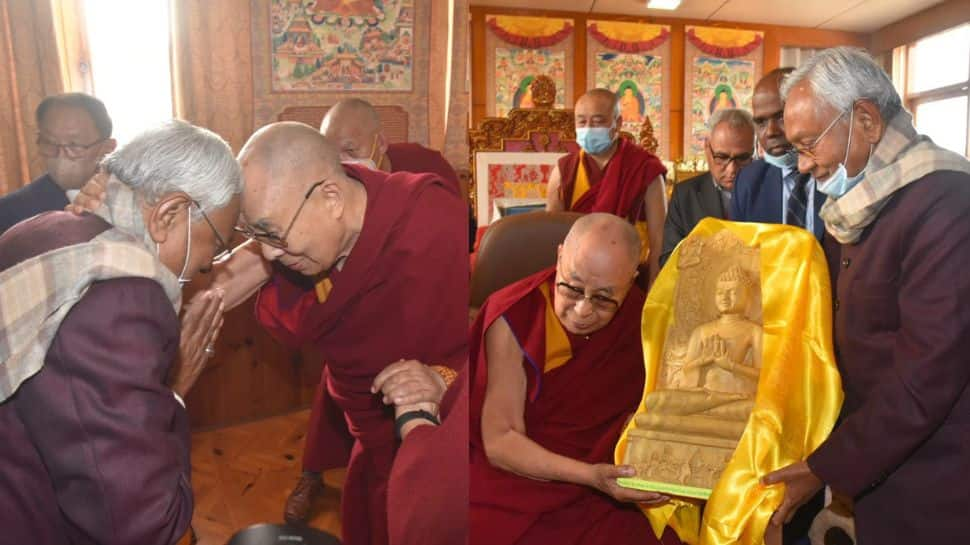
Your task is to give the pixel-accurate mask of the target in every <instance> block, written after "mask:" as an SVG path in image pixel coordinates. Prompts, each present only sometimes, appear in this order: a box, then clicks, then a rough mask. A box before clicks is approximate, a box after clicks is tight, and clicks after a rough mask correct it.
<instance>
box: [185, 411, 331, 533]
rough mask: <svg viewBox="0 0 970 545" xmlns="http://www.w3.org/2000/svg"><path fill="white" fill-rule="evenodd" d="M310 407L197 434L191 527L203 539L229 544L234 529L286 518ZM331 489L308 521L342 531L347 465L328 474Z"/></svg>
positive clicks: (329, 529) (193, 468)
mask: <svg viewBox="0 0 970 545" xmlns="http://www.w3.org/2000/svg"><path fill="white" fill-rule="evenodd" d="M309 416H310V413H309V411H300V412H298V413H294V414H290V415H286V416H279V417H275V418H268V419H265V420H260V421H257V422H252V423H249V424H242V425H238V426H232V427H228V428H223V429H218V430H213V431H207V432H199V433H195V434H193V436H192V487H193V489H194V491H195V515H194V517H193V520H192V527H193V528H194V529H195V533H196V536H197V537H198V539H199V541H198V545H225V543H226V542H227V541H229V538H230V537H231V536H232V534H233V533H235V532H237V531H238V530H241V529H243V528H246V527H248V526H251V525H253V524H257V523H261V522H273V523H280V522H282V521H283V505H284V503H285V502H286V498H287V496H289V494H290V492H291V491H292V490H293V487H294V485H295V484H296V482H297V479H298V477H299V474H300V457H301V455H302V453H303V443H304V438H305V436H306V425H307V421H308V420H309ZM324 482H325V483H326V484H327V489H326V492H325V494H324V495H323V497H322V498H320V499H319V500H318V501H317V503H316V504H315V505H314V513H313V516H312V518H311V520H310V522H309V524H310V525H311V526H313V527H316V528H320V529H321V530H325V531H327V532H330V533H332V534H334V535H337V536H339V535H340V491H339V487H342V486H343V483H344V470H342V469H339V470H334V471H331V472H327V473H326V474H325V475H324Z"/></svg>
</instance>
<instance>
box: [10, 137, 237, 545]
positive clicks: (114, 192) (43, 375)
mask: <svg viewBox="0 0 970 545" xmlns="http://www.w3.org/2000/svg"><path fill="white" fill-rule="evenodd" d="M105 168H106V170H107V172H108V173H109V175H110V178H109V181H108V195H109V199H110V202H111V203H112V209H111V211H110V212H105V213H104V214H103V215H104V217H102V216H101V215H92V214H83V215H75V214H72V213H70V212H49V213H46V214H41V215H39V216H35V217H33V218H31V219H29V220H26V221H24V222H21V223H19V224H18V225H16V226H14V227H13V228H11V229H10V230H8V231H7V232H6V233H4V235H3V236H2V237H0V317H2V318H0V322H2V327H0V459H3V461H4V463H3V464H0V526H2V527H3V535H4V538H3V542H4V543H34V544H42V545H47V544H50V545H54V544H58V545H60V544H63V543H99V544H101V545H108V544H111V545H127V544H132V543H138V544H145V545H148V544H158V545H170V544H172V543H175V542H176V541H177V540H178V539H179V538H180V537H182V535H183V534H184V533H185V532H186V529H187V528H188V526H189V522H190V521H191V519H192V489H191V485H190V484H189V474H190V465H189V423H188V417H187V415H186V413H185V409H184V408H183V406H182V404H181V400H180V398H179V397H178V396H176V395H173V390H172V389H170V388H169V387H168V386H167V382H168V378H169V374H170V371H171V367H172V364H173V361H174V360H175V358H176V356H177V352H178V348H179V320H178V309H179V306H180V303H181V287H182V285H183V284H185V283H187V282H188V281H189V280H191V279H192V277H193V275H195V274H196V273H198V272H199V271H202V270H205V269H207V268H208V267H210V265H211V263H212V262H213V259H214V258H215V256H217V254H219V253H221V252H224V251H225V250H226V249H227V248H226V245H225V241H226V240H228V238H229V235H230V234H231V232H232V227H233V225H234V224H235V223H236V220H237V219H238V216H239V199H240V197H239V194H240V193H241V191H242V175H241V171H240V168H239V165H238V163H237V162H236V160H235V158H234V157H233V155H232V151H231V150H230V149H229V146H228V145H227V144H226V143H225V141H223V140H222V139H221V138H219V137H218V136H217V135H215V134H213V133H211V132H209V131H207V130H205V129H201V128H198V127H194V126H192V125H189V124H188V123H184V122H180V121H172V122H169V123H167V124H165V125H163V126H161V127H159V128H156V129H153V130H149V131H147V132H145V133H143V134H141V135H139V136H138V137H136V138H135V139H134V140H132V141H131V142H130V143H129V144H128V145H126V146H124V147H123V148H121V149H120V150H118V151H117V152H115V153H114V154H113V155H111V156H109V157H108V158H107V159H106V161H105ZM183 363H184V362H183ZM194 376H196V375H193V374H192V373H189V377H190V379H189V380H188V381H176V384H177V386H176V390H177V392H175V393H177V394H180V395H184V394H185V393H186V392H187V391H188V389H189V388H191V386H192V378H191V377H194Z"/></svg>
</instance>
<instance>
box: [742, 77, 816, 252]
mask: <svg viewBox="0 0 970 545" xmlns="http://www.w3.org/2000/svg"><path fill="white" fill-rule="evenodd" d="M792 70H794V68H777V69H775V70H772V71H771V72H768V74H766V75H765V76H764V77H763V78H761V81H759V82H758V85H757V86H755V90H754V97H753V98H752V99H751V109H752V113H753V114H754V123H755V127H756V129H757V133H758V140H759V141H760V142H761V146H762V148H763V149H764V152H765V155H764V158H763V159H759V160H756V161H754V162H752V163H751V164H750V165H748V166H747V167H745V168H744V169H743V170H742V171H741V172H740V173H739V174H738V177H737V180H736V181H735V183H734V195H733V197H732V199H731V219H732V220H735V221H750V222H757V223H784V224H788V225H794V226H796V227H803V228H805V229H807V230H809V231H811V232H812V233H814V234H815V238H817V239H819V240H822V233H824V232H825V226H824V224H823V223H822V220H821V219H819V217H818V212H819V210H820V209H821V208H822V203H824V202H825V194H824V193H821V192H819V191H818V189H817V188H816V187H815V180H813V179H812V176H811V173H807V172H806V173H802V172H799V171H798V153H797V152H796V151H795V149H794V148H793V147H792V145H791V143H790V142H789V141H788V139H787V138H785V121H784V109H785V103H784V101H782V99H781V82H782V80H783V79H784V77H785V76H786V75H788V74H790V73H791V72H792Z"/></svg>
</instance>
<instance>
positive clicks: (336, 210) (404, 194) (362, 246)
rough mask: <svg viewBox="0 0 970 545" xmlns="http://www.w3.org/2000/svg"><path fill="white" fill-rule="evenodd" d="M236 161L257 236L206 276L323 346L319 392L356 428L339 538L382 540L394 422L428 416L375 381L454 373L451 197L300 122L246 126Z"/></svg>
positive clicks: (461, 355) (461, 293) (460, 270)
mask: <svg viewBox="0 0 970 545" xmlns="http://www.w3.org/2000/svg"><path fill="white" fill-rule="evenodd" d="M239 161H240V164H241V166H242V168H243V177H244V180H245V184H246V189H245V191H244V193H243V212H242V217H241V222H242V225H241V227H240V230H242V231H244V232H245V234H246V235H247V236H248V237H249V238H250V239H252V240H254V241H256V242H258V243H259V244H258V245H250V247H247V248H246V250H245V251H240V252H238V253H237V255H235V256H233V258H232V259H230V260H229V262H228V263H227V264H226V266H225V268H224V270H222V271H219V275H218V277H217V281H216V285H218V286H223V287H224V289H225V290H226V291H225V293H226V295H225V301H226V306H227V307H230V308H231V307H232V306H233V305H236V304H239V303H241V302H243V301H244V300H245V299H246V298H247V297H248V296H249V295H250V294H252V293H254V292H256V291H258V294H259V295H258V299H257V304H256V316H257V319H258V320H259V322H260V323H261V324H262V325H263V326H265V327H266V328H267V329H268V330H269V331H270V333H271V334H273V335H274V336H275V337H276V338H277V339H279V340H281V341H282V342H284V343H286V344H288V345H290V346H300V345H304V344H308V343H312V344H313V345H315V346H316V347H317V348H318V349H319V350H320V352H321V353H322V354H323V357H324V358H325V361H326V362H327V372H326V373H325V375H324V380H326V387H327V393H328V395H329V396H330V397H331V398H332V400H333V402H334V404H335V406H336V407H338V408H339V410H340V411H341V412H342V415H343V417H344V418H345V420H346V422H347V426H348V428H349V430H350V433H351V435H352V436H353V438H354V443H353V448H352V450H351V453H350V460H349V464H348V467H347V477H346V482H345V484H344V489H343V497H342V502H341V509H342V521H343V522H342V527H343V542H344V543H345V544H349V545H362V544H367V545H371V544H373V545H377V544H385V543H387V540H388V536H387V501H386V500H387V480H388V475H389V473H390V469H391V462H392V461H393V459H394V456H395V452H396V451H397V448H398V438H397V436H396V434H395V425H396V424H397V427H398V428H399V429H400V427H401V426H402V425H404V424H406V423H408V422H413V420H415V419H425V420H429V421H431V422H432V423H437V421H436V419H437V415H436V414H434V410H431V411H428V410H424V409H421V410H419V408H421V407H423V405H420V404H419V402H420V401H424V400H426V399H425V398H423V397H422V396H421V395H420V394H421V393H422V391H423V390H421V389H420V388H415V389H414V391H415V392H416V393H417V394H418V395H416V396H415V397H414V398H413V399H411V398H407V394H406V392H407V389H405V390H403V391H402V392H403V393H401V395H403V396H405V398H403V399H402V398H400V397H396V398H395V399H384V398H383V396H381V395H378V394H376V393H375V392H376V390H374V391H372V383H373V381H374V379H375V377H376V376H377V375H378V374H379V373H380V372H381V371H382V370H384V369H385V368H388V367H389V366H390V365H392V364H393V365H394V366H395V367H394V369H393V371H394V373H393V375H395V378H394V379H393V380H394V381H395V382H401V383H408V382H414V381H412V380H411V379H410V378H409V377H416V376H425V377H426V376H427V375H428V374H429V373H435V375H434V380H435V381H437V382H439V383H441V384H442V389H443V388H444V387H446V386H447V383H448V382H449V379H452V380H453V377H454V376H455V373H454V372H453V371H451V369H449V368H458V367H460V366H461V365H463V364H464V362H465V359H466V357H467V342H468V337H467V330H466V329H465V328H464V327H463V324H467V313H468V309H467V301H468V259H467V253H466V248H465V239H464V229H463V222H464V220H465V218H464V212H463V207H462V206H461V199H460V197H459V195H458V193H457V190H456V189H455V187H454V186H453V185H452V184H449V183H447V182H445V181H443V180H442V179H441V178H440V177H439V176H435V175H430V174H412V173H403V172H402V173H394V174H387V173H384V172H379V171H375V170H371V169H366V168H360V167H357V166H355V165H343V166H341V164H340V162H339V157H338V152H337V150H336V149H335V148H334V147H333V146H331V145H330V144H328V143H327V141H326V140H325V139H324V137H323V136H322V135H321V134H320V133H319V132H317V131H316V130H315V129H313V128H312V127H309V126H307V125H304V124H301V123H274V124H272V125H269V126H267V127H264V128H263V129H261V130H259V131H257V132H256V133H255V134H254V135H253V136H252V137H251V138H250V139H249V141H248V142H247V143H246V145H245V146H244V148H243V150H242V151H241V152H240V155H239ZM253 246H255V247H253ZM321 275H323V276H326V279H325V280H322V281H321V280H320V277H321ZM400 360H419V361H421V362H427V363H428V364H429V365H425V364H422V363H418V362H417V361H405V362H400ZM433 366H445V367H433ZM436 371H437V372H436ZM439 374H440V376H439ZM388 380H389V379H388ZM439 393H440V392H439ZM385 402H387V403H391V402H393V403H394V405H395V406H396V407H398V408H400V406H401V405H402V404H405V405H407V404H414V410H404V411H400V410H399V411H398V413H399V414H398V417H397V419H396V420H395V415H394V411H392V410H390V409H389V408H387V407H385ZM456 440H457V439H456ZM440 477H441V478H442V479H457V478H460V477H461V475H454V476H449V475H441V476H440ZM428 486H434V483H428ZM446 523H447V521H442V524H446Z"/></svg>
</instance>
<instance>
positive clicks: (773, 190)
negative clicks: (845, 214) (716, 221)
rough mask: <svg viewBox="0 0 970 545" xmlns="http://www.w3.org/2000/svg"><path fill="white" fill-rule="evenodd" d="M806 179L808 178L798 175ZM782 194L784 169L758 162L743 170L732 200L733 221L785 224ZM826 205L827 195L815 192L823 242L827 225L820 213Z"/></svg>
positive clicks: (817, 229) (817, 227)
mask: <svg viewBox="0 0 970 545" xmlns="http://www.w3.org/2000/svg"><path fill="white" fill-rule="evenodd" d="M799 176H801V177H803V178H807V177H809V176H810V175H809V174H799ZM782 194H783V188H782V181H781V169H780V168H778V167H773V166H771V165H769V164H768V163H766V162H764V161H763V160H761V159H759V160H757V161H754V162H752V163H751V164H750V165H748V166H746V167H744V169H742V170H741V172H739V173H738V178H737V180H735V181H734V196H733V197H732V198H731V219H732V220H734V221H750V222H755V223H784V222H783V221H782V216H781V210H782V207H781V198H782ZM824 202H825V193H822V192H820V191H818V189H816V190H815V238H817V239H819V240H822V234H823V233H824V232H825V224H824V223H823V222H822V220H821V218H819V217H818V211H819V209H820V208H822V204H823V203H824Z"/></svg>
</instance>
